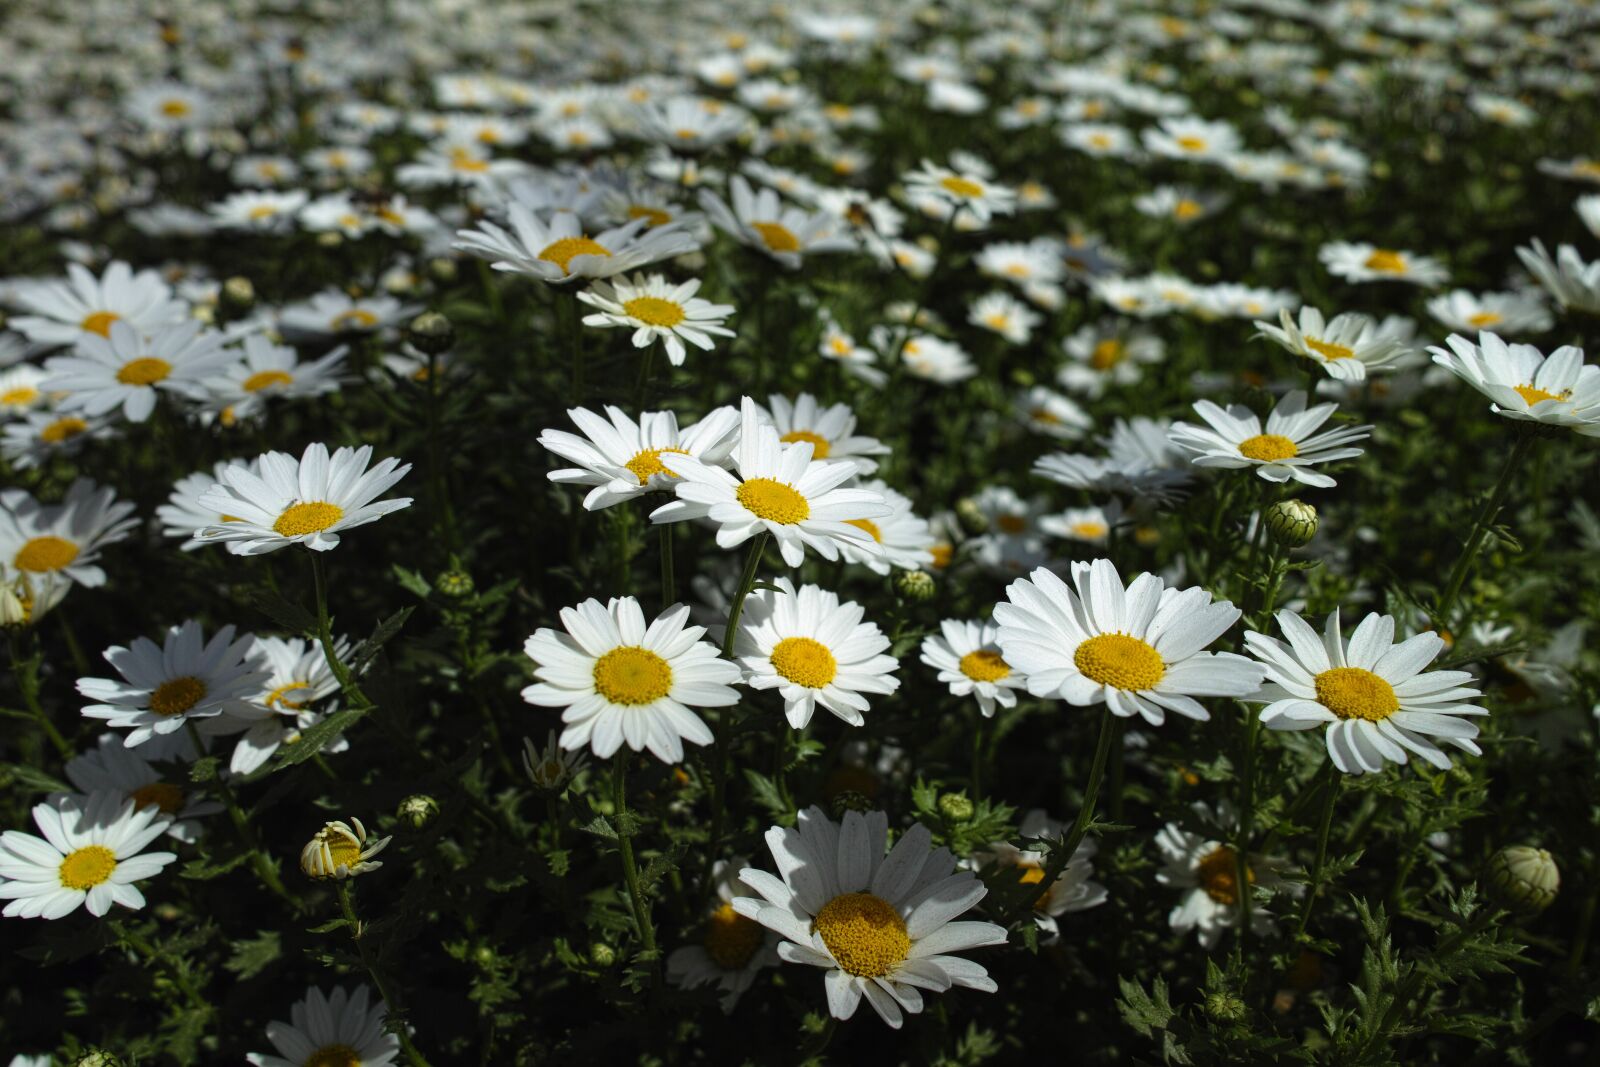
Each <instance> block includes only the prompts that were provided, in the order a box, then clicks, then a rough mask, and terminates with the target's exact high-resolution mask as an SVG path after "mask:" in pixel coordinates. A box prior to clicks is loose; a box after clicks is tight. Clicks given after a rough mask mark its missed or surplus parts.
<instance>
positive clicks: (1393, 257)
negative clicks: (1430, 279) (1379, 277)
mask: <svg viewBox="0 0 1600 1067" xmlns="http://www.w3.org/2000/svg"><path fill="white" fill-rule="evenodd" d="M1362 266H1364V267H1366V268H1367V269H1368V270H1375V271H1378V272H1380V273H1382V274H1404V273H1405V272H1406V257H1405V256H1403V255H1401V254H1400V253H1399V252H1393V251H1390V250H1389V249H1387V248H1374V249H1373V250H1372V254H1371V255H1370V256H1368V257H1367V258H1366V261H1365V262H1364V263H1362Z"/></svg>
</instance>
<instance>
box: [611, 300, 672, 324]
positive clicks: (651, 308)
mask: <svg viewBox="0 0 1600 1067" xmlns="http://www.w3.org/2000/svg"><path fill="white" fill-rule="evenodd" d="M622 310H623V311H624V312H626V313H627V314H628V315H629V316H631V317H632V318H635V319H638V320H639V321H640V322H642V323H644V324H645V325H646V326H667V327H672V326H676V325H678V323H680V322H682V321H683V318H684V316H683V305H681V304H677V303H674V302H673V301H671V300H663V299H661V298H660V297H659V296H636V297H634V298H633V299H632V300H629V301H628V302H627V303H625V304H623V305H622Z"/></svg>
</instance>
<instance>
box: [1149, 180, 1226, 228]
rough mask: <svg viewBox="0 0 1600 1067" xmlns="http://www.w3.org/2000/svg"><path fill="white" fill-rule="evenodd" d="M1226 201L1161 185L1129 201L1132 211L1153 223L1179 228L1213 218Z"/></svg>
mask: <svg viewBox="0 0 1600 1067" xmlns="http://www.w3.org/2000/svg"><path fill="white" fill-rule="evenodd" d="M1227 199H1228V198H1227V197H1226V196H1222V195H1220V194H1217V193H1207V192H1202V191H1200V190H1197V189H1188V188H1179V187H1177V186H1171V185H1162V186H1159V187H1157V188H1156V189H1153V190H1151V191H1150V192H1148V193H1145V194H1144V195H1142V196H1136V197H1134V198H1133V207H1134V210H1135V211H1137V212H1139V214H1141V215H1148V216H1150V217H1151V218H1155V219H1168V220H1170V221H1172V222H1174V223H1176V224H1177V225H1179V226H1188V225H1191V224H1193V223H1196V222H1199V221H1200V220H1201V219H1203V218H1206V217H1207V216H1209V215H1213V214H1215V213H1216V212H1217V211H1218V210H1220V209H1221V207H1222V206H1223V204H1225V203H1227Z"/></svg>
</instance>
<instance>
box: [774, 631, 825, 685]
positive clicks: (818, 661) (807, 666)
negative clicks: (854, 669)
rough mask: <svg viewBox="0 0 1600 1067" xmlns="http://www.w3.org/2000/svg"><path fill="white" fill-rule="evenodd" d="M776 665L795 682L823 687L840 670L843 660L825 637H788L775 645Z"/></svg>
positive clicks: (786, 676) (778, 669)
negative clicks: (838, 657)
mask: <svg viewBox="0 0 1600 1067" xmlns="http://www.w3.org/2000/svg"><path fill="white" fill-rule="evenodd" d="M772 669H773V670H775V671H777V672H778V673H779V674H780V675H782V676H783V677H784V678H787V679H788V680H789V681H791V682H793V683H794V684H795V685H803V686H805V687H807V688H808V689H821V688H822V687H823V686H825V685H827V684H828V683H829V682H831V681H833V679H834V677H835V676H837V675H838V673H839V661H838V660H836V659H834V658H833V653H832V652H831V651H829V649H828V646H827V645H825V644H823V643H822V642H821V641H816V640H813V639H812V638H809V637H785V638H784V639H783V640H782V641H779V642H778V643H777V645H775V646H774V647H773V649H772Z"/></svg>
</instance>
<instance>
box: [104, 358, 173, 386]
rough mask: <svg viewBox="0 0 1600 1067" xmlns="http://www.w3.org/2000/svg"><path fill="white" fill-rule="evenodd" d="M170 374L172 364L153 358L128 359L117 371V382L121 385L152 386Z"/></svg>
mask: <svg viewBox="0 0 1600 1067" xmlns="http://www.w3.org/2000/svg"><path fill="white" fill-rule="evenodd" d="M171 373H172V364H170V363H168V362H167V361H166V360H164V359H157V358H156V357H155V356H140V357H139V358H138V359H130V360H129V361H128V362H126V363H124V364H123V365H122V366H121V367H120V368H119V369H118V370H117V381H119V382H121V383H122V384H123V385H154V384H156V383H157V382H159V381H162V380H164V379H165V378H166V377H167V376H168V375H170V374H171Z"/></svg>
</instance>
